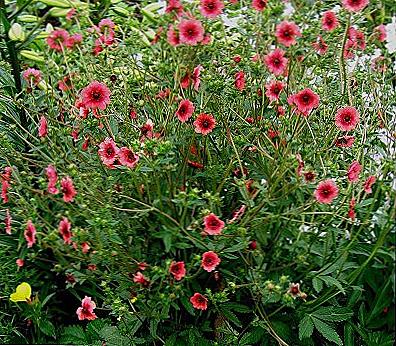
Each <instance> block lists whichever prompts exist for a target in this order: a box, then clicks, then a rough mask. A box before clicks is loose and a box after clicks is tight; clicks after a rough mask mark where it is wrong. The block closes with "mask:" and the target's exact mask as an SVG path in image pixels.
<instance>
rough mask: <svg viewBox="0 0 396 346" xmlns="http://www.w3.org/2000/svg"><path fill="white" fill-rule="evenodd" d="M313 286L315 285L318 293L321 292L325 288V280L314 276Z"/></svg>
mask: <svg viewBox="0 0 396 346" xmlns="http://www.w3.org/2000/svg"><path fill="white" fill-rule="evenodd" d="M312 286H313V288H314V290H315V291H316V292H317V293H319V292H320V291H321V290H322V289H323V281H322V280H320V279H319V278H317V277H314V278H313V279H312Z"/></svg>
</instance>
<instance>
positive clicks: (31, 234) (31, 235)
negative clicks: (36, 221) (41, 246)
mask: <svg viewBox="0 0 396 346" xmlns="http://www.w3.org/2000/svg"><path fill="white" fill-rule="evenodd" d="M24 236H25V239H26V242H27V247H28V248H30V247H32V246H33V245H34V244H35V243H36V228H35V227H34V225H33V223H32V220H29V221H28V222H27V226H26V229H25V232H24Z"/></svg>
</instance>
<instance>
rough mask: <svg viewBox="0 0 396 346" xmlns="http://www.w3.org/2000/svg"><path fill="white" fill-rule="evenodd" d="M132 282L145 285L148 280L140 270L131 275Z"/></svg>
mask: <svg viewBox="0 0 396 346" xmlns="http://www.w3.org/2000/svg"><path fill="white" fill-rule="evenodd" d="M133 282H136V283H139V284H141V285H143V286H147V285H148V284H149V280H148V279H147V278H146V277H145V276H144V275H143V274H142V273H141V272H137V273H136V274H134V275H133Z"/></svg>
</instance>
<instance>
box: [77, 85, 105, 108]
mask: <svg viewBox="0 0 396 346" xmlns="http://www.w3.org/2000/svg"><path fill="white" fill-rule="evenodd" d="M110 94H111V93H110V90H109V88H108V87H107V86H106V85H105V84H103V83H100V82H98V81H93V82H91V83H90V84H89V85H88V86H86V87H85V88H84V89H83V90H82V92H81V96H82V102H83V103H84V105H85V107H86V108H91V109H97V108H99V109H101V110H104V109H105V108H106V106H107V105H108V104H109V103H110Z"/></svg>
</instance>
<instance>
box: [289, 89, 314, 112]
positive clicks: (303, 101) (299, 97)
mask: <svg viewBox="0 0 396 346" xmlns="http://www.w3.org/2000/svg"><path fill="white" fill-rule="evenodd" d="M289 101H291V103H292V104H294V105H295V106H296V107H297V109H298V111H299V112H301V113H302V114H303V115H305V116H307V115H308V114H309V113H310V112H311V111H312V110H313V109H314V108H317V107H318V106H319V95H318V94H316V93H314V92H313V91H312V90H311V89H309V88H306V89H304V90H301V91H300V92H298V93H297V94H294V95H291V97H289V99H288V102H289Z"/></svg>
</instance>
